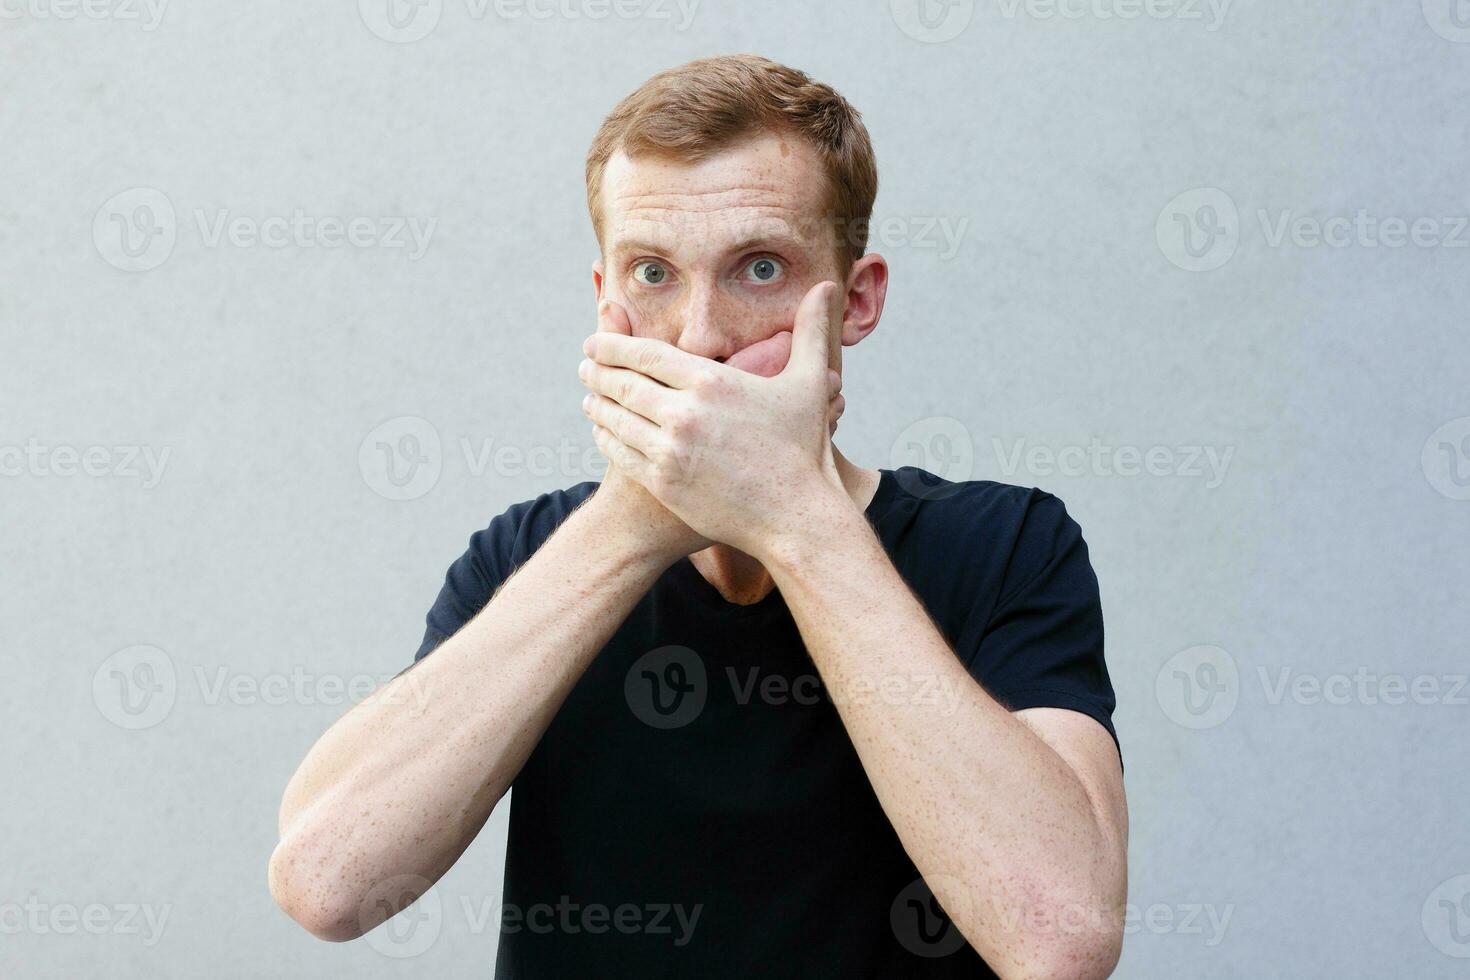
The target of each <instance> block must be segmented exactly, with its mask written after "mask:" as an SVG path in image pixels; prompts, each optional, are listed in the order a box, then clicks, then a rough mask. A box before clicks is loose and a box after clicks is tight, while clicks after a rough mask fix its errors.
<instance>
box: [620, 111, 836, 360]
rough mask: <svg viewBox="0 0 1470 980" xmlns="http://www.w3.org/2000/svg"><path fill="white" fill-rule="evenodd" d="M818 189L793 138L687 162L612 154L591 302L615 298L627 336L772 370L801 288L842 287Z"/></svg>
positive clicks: (814, 167)
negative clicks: (627, 328)
mask: <svg viewBox="0 0 1470 980" xmlns="http://www.w3.org/2000/svg"><path fill="white" fill-rule="evenodd" d="M826 196H827V184H826V177H825V174H824V173H823V170H822V166H821V162H820V160H819V159H818V157H817V154H816V152H815V151H814V150H812V149H811V148H810V147H808V146H807V145H806V144H805V143H804V142H803V141H801V140H798V139H795V138H792V137H789V136H779V135H774V134H773V135H766V136H760V137H756V138H753V139H750V140H746V141H742V142H739V143H737V144H735V145H733V146H732V147H730V148H729V149H727V150H725V151H723V152H721V153H719V154H718V155H716V156H713V157H710V158H708V159H705V160H703V161H700V162H699V163H693V164H690V163H680V162H675V161H671V160H667V159H661V158H653V157H640V158H638V159H631V158H629V157H628V156H626V155H625V154H623V153H621V152H619V153H617V154H615V155H614V156H613V157H612V158H611V159H610V160H609V161H608V163H607V167H606V169H605V171H604V174H603V186H602V209H603V215H602V218H603V256H604V258H603V260H602V261H600V262H598V263H597V265H596V266H595V267H594V270H593V275H594V280H595V282H596V285H597V290H598V299H599V300H601V299H610V300H612V301H614V302H616V303H618V304H620V305H621V306H623V307H624V308H625V309H626V310H627V311H628V319H629V322H630V323H631V325H632V328H633V333H634V335H635V336H639V337H653V338H655V339H658V340H662V341H665V342H666V343H670V344H673V345H675V346H677V347H679V348H681V349H683V350H686V351H689V352H690V353H691V354H698V355H700V356H701V357H708V358H710V359H712V360H717V361H723V362H725V363H727V364H729V365H731V366H732V367H738V368H740V369H742V370H745V371H750V372H752V373H754V374H759V375H762V376H766V377H769V376H771V375H774V374H777V373H779V372H780V371H781V369H782V368H783V367H785V365H786V361H787V359H788V358H789V356H790V353H791V333H790V331H791V327H792V323H793V321H794V320H795V316H796V309H797V306H798V305H800V303H801V299H802V297H803V296H805V295H806V293H807V290H809V289H811V287H812V286H814V285H816V284H817V283H819V282H821V281H823V280H825V279H832V280H835V281H836V282H837V283H838V284H839V285H843V286H845V283H844V280H843V278H842V277H841V276H840V275H839V269H838V264H837V256H836V239H835V237H834V232H833V229H832V228H831V226H830V224H828V223H826V222H824V218H823V215H824V207H823V204H824V202H825V200H826ZM837 366H838V365H836V364H834V365H833V367H837Z"/></svg>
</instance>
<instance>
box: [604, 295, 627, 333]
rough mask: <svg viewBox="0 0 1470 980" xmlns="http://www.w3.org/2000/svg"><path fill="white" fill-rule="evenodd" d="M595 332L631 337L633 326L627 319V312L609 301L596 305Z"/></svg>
mask: <svg viewBox="0 0 1470 980" xmlns="http://www.w3.org/2000/svg"><path fill="white" fill-rule="evenodd" d="M597 332H598V333H612V334H620V335H621V336H624V337H631V336H633V324H632V322H631V321H630V320H629V319H628V311H627V310H625V309H623V308H622V306H620V305H619V304H617V303H614V302H613V301H612V300H610V299H605V300H603V301H602V302H601V303H598V304H597Z"/></svg>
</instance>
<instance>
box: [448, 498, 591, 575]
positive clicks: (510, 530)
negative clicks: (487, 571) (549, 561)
mask: <svg viewBox="0 0 1470 980" xmlns="http://www.w3.org/2000/svg"><path fill="white" fill-rule="evenodd" d="M596 489H597V484H596V483H593V482H586V483H579V484H577V485H576V486H573V487H568V488H566V489H565V490H552V491H549V492H547V493H543V494H540V495H539V496H536V497H532V498H530V499H528V500H522V501H520V502H519V503H515V504H512V505H511V506H509V507H507V508H506V509H505V510H504V511H502V512H501V513H500V514H498V515H497V516H496V517H494V518H493V519H492V520H491V521H490V523H489V524H488V525H487V526H486V527H485V528H484V529H483V530H480V531H476V532H475V533H474V534H473V535H471V536H470V553H471V554H472V555H476V556H477V557H480V558H482V559H483V560H488V561H490V562H492V563H493V564H503V563H505V562H507V561H509V562H510V563H511V564H516V565H518V564H520V563H521V562H523V561H525V560H526V559H527V558H529V557H530V556H531V554H532V553H533V552H535V550H536V549H537V548H539V547H541V545H542V543H544V542H545V541H546V539H547V538H549V537H551V535H552V534H553V533H554V532H555V531H556V529H557V528H558V527H560V526H561V523H562V522H563V521H565V520H566V519H567V518H568V517H569V516H571V513H572V511H574V510H576V509H577V508H578V507H579V506H581V505H582V503H583V502H585V501H586V500H587V498H588V497H590V496H592V494H593V492H594V491H596Z"/></svg>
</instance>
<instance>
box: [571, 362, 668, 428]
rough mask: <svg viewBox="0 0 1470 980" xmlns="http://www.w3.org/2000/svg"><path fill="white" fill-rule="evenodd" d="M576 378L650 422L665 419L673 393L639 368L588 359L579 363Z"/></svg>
mask: <svg viewBox="0 0 1470 980" xmlns="http://www.w3.org/2000/svg"><path fill="white" fill-rule="evenodd" d="M577 377H579V378H581V379H582V383H583V384H584V385H586V386H587V387H588V388H590V389H591V390H592V391H593V392H595V393H597V394H599V395H603V396H604V397H607V398H611V399H612V400H613V401H615V402H617V403H618V404H619V405H621V406H623V407H624V408H626V409H630V410H632V411H634V412H637V413H638V414H639V415H641V416H643V417H644V418H646V419H648V420H649V421H651V422H659V421H660V420H661V419H662V418H663V410H664V406H665V404H666V402H667V399H668V398H669V397H670V395H672V394H673V392H671V391H670V390H669V389H668V388H665V387H664V386H663V385H661V384H659V383H658V382H657V381H654V380H653V379H651V378H647V377H645V376H643V375H641V374H639V373H638V372H637V371H629V370H628V369H627V368H614V367H607V366H605V365H602V364H598V363H597V362H596V361H592V360H585V361H583V362H582V363H581V364H580V365H579V366H578V368H577Z"/></svg>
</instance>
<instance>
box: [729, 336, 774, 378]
mask: <svg viewBox="0 0 1470 980" xmlns="http://www.w3.org/2000/svg"><path fill="white" fill-rule="evenodd" d="M789 360H791V331H790V330H779V331H777V332H776V333H774V334H772V335H771V336H769V337H767V338H766V339H765V340H758V341H756V342H755V343H753V344H751V345H750V346H749V347H743V348H741V349H740V350H738V351H736V352H735V353H733V354H731V355H730V356H729V357H727V358H725V361H724V364H725V367H728V368H734V369H736V370H740V371H744V372H745V373H746V374H754V375H759V376H760V377H762V378H774V377H775V376H776V375H778V374H780V373H781V369H782V368H784V367H785V366H786V362H787V361H789Z"/></svg>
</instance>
